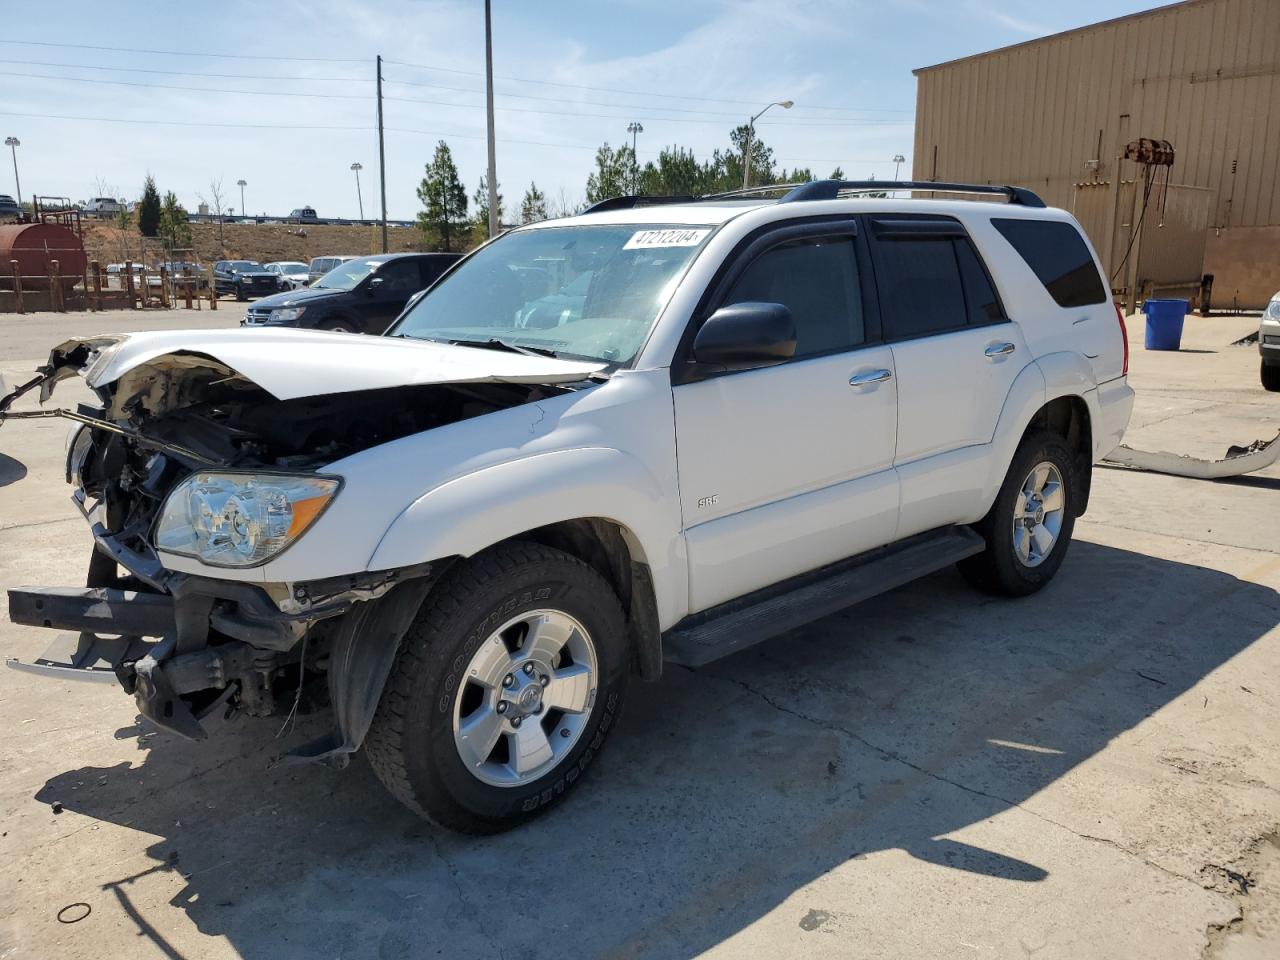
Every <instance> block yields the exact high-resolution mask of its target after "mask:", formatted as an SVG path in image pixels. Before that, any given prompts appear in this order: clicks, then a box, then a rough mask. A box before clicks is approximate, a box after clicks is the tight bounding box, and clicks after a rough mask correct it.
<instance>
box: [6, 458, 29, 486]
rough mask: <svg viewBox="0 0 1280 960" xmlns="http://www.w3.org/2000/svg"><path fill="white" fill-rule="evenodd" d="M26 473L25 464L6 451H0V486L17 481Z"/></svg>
mask: <svg viewBox="0 0 1280 960" xmlns="http://www.w3.org/2000/svg"><path fill="white" fill-rule="evenodd" d="M26 475H27V465H26V464H25V463H23V462H22V461H21V460H15V459H14V458H13V457H11V456H9V455H8V454H7V453H0V487H7V486H8V485H9V484H11V483H17V482H18V481H19V480H21V479H22V478H23V477H25V476H26Z"/></svg>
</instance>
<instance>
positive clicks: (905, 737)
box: [0, 310, 1280, 960]
mask: <svg viewBox="0 0 1280 960" xmlns="http://www.w3.org/2000/svg"><path fill="white" fill-rule="evenodd" d="M238 319H239V311H235V310H225V311H224V310H219V311H218V312H217V313H216V314H210V313H208V312H205V313H201V314H196V315H190V314H184V313H181V312H177V311H175V312H173V313H170V314H167V315H162V314H158V313H150V314H146V315H144V316H140V315H138V314H125V315H118V316H111V315H105V314H104V315H99V316H96V317H92V318H82V317H75V316H70V315H68V316H60V317H50V316H28V317H22V318H16V317H4V318H0V343H3V344H4V350H3V355H0V372H3V373H4V375H5V377H6V378H7V379H9V380H10V381H11V382H12V381H13V380H15V379H18V378H20V377H22V376H24V375H26V374H28V373H29V371H30V370H31V368H32V367H33V365H34V364H35V363H37V362H38V361H39V360H41V359H42V358H43V356H44V354H45V352H46V351H47V349H48V347H49V346H50V345H51V344H55V343H58V342H60V341H61V340H64V339H66V337H68V336H69V335H72V334H76V333H88V332H92V331H96V330H100V329H113V328H115V329H128V328H130V327H135V326H137V325H138V324H140V323H143V322H145V323H147V324H148V325H153V326H154V325H163V326H182V325H186V324H190V323H192V322H193V320H196V321H199V322H202V323H210V322H214V323H217V324H219V325H229V324H232V323H235V322H237V321H238ZM1255 324H1256V320H1252V319H1250V318H1223V319H1213V320H1199V319H1191V320H1189V321H1188V331H1187V336H1186V338H1185V341H1184V346H1185V347H1187V348H1188V349H1186V350H1185V351H1184V352H1181V353H1177V354H1155V353H1146V352H1144V351H1143V350H1142V349H1141V330H1140V323H1138V322H1134V323H1132V327H1133V328H1134V331H1133V337H1134V343H1135V349H1134V355H1133V373H1132V380H1133V383H1134V385H1135V386H1136V388H1137V389H1138V391H1139V396H1138V403H1137V409H1136V412H1135V418H1134V424H1133V429H1132V431H1131V434H1130V441H1131V442H1132V443H1134V444H1135V445H1138V446H1141V447H1143V448H1146V449H1174V450H1178V451H1180V452H1185V453H1192V454H1197V455H1211V456H1221V455H1222V454H1223V452H1224V451H1225V448H1226V447H1227V445H1228V444H1231V443H1247V442H1249V441H1251V440H1254V439H1256V438H1259V437H1268V436H1272V435H1274V434H1275V432H1276V431H1277V429H1280V398H1278V397H1277V396H1276V395H1273V394H1266V393H1264V392H1263V391H1262V390H1261V388H1260V387H1259V386H1258V376H1257V363H1258V360H1257V353H1256V350H1255V349H1253V348H1247V347H1231V346H1229V345H1228V344H1229V343H1230V341H1232V340H1234V339H1236V338H1237V337H1239V336H1241V335H1243V334H1245V333H1247V332H1248V331H1249V330H1250V328H1251V326H1252V327H1253V328H1254V329H1256V326H1255ZM68 386H71V385H68ZM75 389H79V386H78V384H76V385H75ZM75 389H70V390H66V391H65V394H64V393H63V392H62V391H60V393H59V400H61V401H62V402H64V403H66V402H69V401H70V400H71V399H72V398H73V397H74V395H75ZM64 434H65V426H64V425H63V424H61V423H58V422H54V421H32V422H26V423H18V424H10V425H8V426H6V427H5V428H4V429H3V430H0V450H2V451H3V455H0V585H4V586H12V585H16V584H18V583H43V584H68V585H73V584H76V583H79V582H82V581H83V575H84V569H85V564H86V558H87V555H88V550H89V536H88V531H87V530H86V529H85V527H84V524H83V522H82V521H81V520H80V518H79V517H78V516H77V515H76V514H75V511H74V509H73V507H72V506H71V504H70V503H69V502H68V500H67V488H66V487H65V486H64V485H63V483H62V479H61V475H60V474H61V462H62V461H61V458H62V438H63V436H64ZM1278 491H1280V469H1272V470H1270V471H1268V472H1267V473H1266V474H1265V475H1254V476H1251V477H1248V478H1241V479H1239V480H1235V481H1231V482H1219V483H1206V482H1197V481H1192V480H1182V479H1177V478H1172V477H1163V476H1156V475H1151V474H1141V473H1134V472H1127V471H1122V470H1114V469H1113V470H1108V469H1100V470H1099V471H1098V472H1097V474H1096V480H1095V485H1094V495H1093V502H1092V505H1091V509H1090V511H1089V514H1088V516H1087V517H1086V518H1085V519H1084V520H1082V521H1081V522H1080V523H1079V525H1078V526H1077V528H1076V538H1077V539H1076V542H1075V544H1074V545H1073V546H1072V548H1071V555H1070V556H1069V557H1068V559H1067V561H1066V563H1065V565H1064V566H1063V568H1062V571H1061V573H1060V575H1059V577H1058V578H1057V580H1056V581H1055V582H1054V584H1053V585H1052V586H1051V587H1050V588H1048V589H1047V590H1046V591H1044V592H1043V593H1041V594H1040V595H1038V596H1036V597H1033V598H1030V599H1027V600H1023V601H1017V602H1011V601H1001V600H993V599H990V598H987V597H982V596H979V595H977V594H974V593H972V592H971V591H970V590H968V589H967V588H966V587H965V585H964V584H963V582H962V581H961V580H960V578H959V577H958V576H957V575H956V574H954V573H953V572H950V571H948V572H944V573H941V574H938V575H936V576H932V577H929V578H928V579H925V580H923V581H920V582H917V583H915V584H913V585H910V586H908V587H905V588H903V589H900V590H897V591H895V592H893V593H892V594H889V595H887V596H884V597H881V598H878V599H876V600H874V601H871V602H868V603H865V604H862V605H860V606H858V607H856V608H854V609H852V610H849V611H847V612H845V613H843V614H841V615H838V616H834V617H831V618H829V619H827V620H824V621H822V622H820V623H816V624H814V625H812V626H810V627H808V628H805V629H803V630H798V631H796V632H794V633H791V634H789V635H787V636H785V637H781V638H779V639H777V640H775V641H773V642H771V643H769V644H766V645H764V646H762V647H759V648H756V649H755V650H752V651H748V652H746V653H744V654H741V655H739V656H736V657H733V658H731V659H729V660H726V661H723V662H721V663H719V664H717V665H715V666H713V667H712V668H710V669H707V670H704V671H699V672H690V671H687V670H682V669H669V670H668V671H667V674H666V676H665V677H664V678H663V680H662V681H661V682H660V683H658V684H657V685H655V686H649V687H638V686H637V687H635V688H633V699H632V700H631V702H630V704H629V707H628V711H627V716H626V717H625V718H624V720H623V723H622V727H621V729H620V730H619V731H618V734H617V735H616V737H615V738H614V740H613V741H612V743H611V745H610V747H609V749H608V750H606V751H605V752H604V754H603V755H602V756H601V757H600V759H599V760H598V761H597V763H596V764H595V765H594V766H593V769H592V775H591V777H590V778H589V782H588V783H585V784H583V787H582V789H581V790H580V791H578V792H577V793H576V795H575V796H573V797H572V798H571V799H570V800H569V801H568V802H566V803H565V804H563V805H562V806H561V807H559V808H558V809H557V810H556V811H554V812H553V813H552V814H550V815H549V816H547V817H545V818H543V819H542V820H540V821H538V822H536V823H535V824H533V825H532V826H529V827H527V828H525V829H521V830H519V831H516V832H514V833H511V834H508V835H505V836H499V837H494V838H488V839H484V840H475V839H468V838H463V837H458V836H454V835H451V834H448V833H443V832H440V831H437V830H434V829H432V828H430V827H428V826H426V825H424V824H422V823H421V822H419V821H417V820H416V819H414V817H413V816H412V815H410V814H408V813H406V812H405V811H404V810H402V809H401V808H400V807H399V806H397V804H396V803H395V802H394V801H392V800H391V799H390V798H389V797H388V796H387V795H386V794H385V793H384V792H383V790H382V789H381V787H380V786H379V785H378V783H377V782H376V780H375V779H374V777H373V775H372V774H371V772H370V771H369V769H368V768H367V766H366V765H365V763H364V762H363V760H357V762H356V763H355V764H354V765H353V766H352V767H351V768H350V769H348V770H346V771H343V772H337V771H333V770H329V769H325V768H312V767H286V766H276V767H268V761H269V760H270V759H271V758H272V757H273V756H275V755H276V754H277V753H278V752H279V751H280V750H281V748H282V747H286V746H289V745H292V744H294V743H296V742H302V741H304V740H306V739H308V738H309V737H311V736H313V735H316V734H317V733H318V732H320V731H319V729H318V727H317V726H316V724H315V722H314V721H312V722H311V723H309V724H303V725H302V727H301V728H300V729H298V730H296V731H294V732H292V733H290V734H288V735H287V736H286V737H285V738H284V739H283V741H280V740H275V739H273V738H274V736H275V734H276V733H277V730H278V723H271V722H267V721H261V722H252V723H244V722H242V723H238V724H236V725H234V726H229V727H227V728H225V729H216V730H215V731H214V735H213V737H212V738H211V740H210V741H208V742H206V743H204V744H200V745H197V746H191V745H189V744H186V743H183V742H180V741H178V740H176V739H174V738H172V737H169V736H167V735H164V734H156V733H153V732H151V731H150V730H148V729H146V728H145V726H144V725H142V724H141V723H140V722H139V720H138V718H137V716H136V713H135V711H134V710H133V709H132V706H133V705H132V701H131V700H130V699H129V698H128V697H126V696H124V695H123V694H122V693H121V692H120V691H118V690H117V689H115V688H113V687H111V686H106V685H103V686H99V685H90V684H73V683H63V682H52V681H47V680H43V679H37V678H31V677H28V676H24V675H22V674H18V673H14V672H12V671H3V670H0V770H2V771H3V776H2V777H0V833H2V834H3V836H2V837H0V862H3V864H4V867H3V870H2V871H0V958H10V957H14V958H17V957H21V958H49V957H59V958H98V957H102V956H129V957H139V958H149V957H168V958H180V957H188V958H194V957H201V958H204V957H210V958H222V957H245V958H261V960H268V958H269V960H280V958H293V957H297V958H314V957H347V958H351V957H360V958H363V957H369V958H373V957H382V958H386V957H396V958H398V957H406V958H407V957H423V956H443V957H449V958H472V957H476V958H484V960H495V958H504V957H505V958H510V960H516V958H521V960H526V958H544V957H545V958H553V957H588V956H592V957H594V956H605V957H617V958H650V957H651V958H682V957H691V956H695V955H701V954H703V953H706V954H709V955H712V956H719V957H738V956H765V957H805V958H809V957H947V958H954V957H975V958H985V957H1001V958H1002V957H1009V958H1024V957H1031V956H1034V957H1036V958H1037V960H1045V958H1051V957H1052V958H1071V960H1080V958H1094V957H1097V958H1116V957H1125V958H1159V960H1169V958H1194V957H1201V956H1208V957H1224V958H1248V957H1252V958H1262V957H1275V956H1280V744H1278V743H1277V731H1280V595H1278V594H1277V587H1280V493H1278ZM46 642H47V639H46V638H45V637H43V636H41V631H39V630H36V629H28V628H20V627H15V626H13V625H11V624H9V623H8V622H7V621H3V620H0V647H2V648H3V650H4V653H5V654H6V655H14V656H20V657H24V658H30V657H32V656H33V655H36V654H38V653H39V652H40V651H41V650H42V649H43V647H44V645H45V643H46ZM55 801H56V802H60V803H61V804H62V805H63V807H64V812H63V813H61V814H55V813H53V809H52V804H54V802H55ZM76 903H83V904H86V905H87V906H88V908H89V910H91V912H89V913H88V915H87V916H85V917H84V918H83V919H81V920H79V922H74V923H60V922H59V921H58V913H59V911H60V910H62V909H63V908H64V907H66V906H67V905H69V904H76ZM84 912H85V907H75V908H73V909H72V910H70V911H68V913H66V914H64V915H63V920H68V919H74V918H75V917H76V916H78V915H80V914H83V913H84Z"/></svg>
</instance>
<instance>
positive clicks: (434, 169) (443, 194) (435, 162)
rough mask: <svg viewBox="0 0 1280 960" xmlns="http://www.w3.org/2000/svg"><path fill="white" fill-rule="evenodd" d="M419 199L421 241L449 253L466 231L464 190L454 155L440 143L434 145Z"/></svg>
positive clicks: (420, 185)
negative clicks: (420, 203)
mask: <svg viewBox="0 0 1280 960" xmlns="http://www.w3.org/2000/svg"><path fill="white" fill-rule="evenodd" d="M418 199H419V200H421V201H422V206H423V209H422V211H421V212H419V214H418V226H419V227H420V228H421V230H422V233H423V239H424V240H425V241H426V242H427V243H428V244H429V245H433V246H438V247H439V248H440V249H443V250H452V249H453V245H454V244H455V243H457V242H459V241H460V240H461V239H462V234H463V232H464V231H465V230H466V227H467V188H466V187H464V186H463V185H462V181H461V180H460V179H459V178H458V168H457V166H456V165H455V164H454V162H453V153H452V151H450V150H449V145H448V144H447V143H445V142H444V141H443V140H441V141H440V142H439V143H437V144H436V152H435V155H434V156H433V157H432V158H431V162H430V163H428V164H427V165H426V175H425V176H424V177H423V178H422V183H420V184H419V185H418Z"/></svg>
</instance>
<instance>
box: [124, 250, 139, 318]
mask: <svg viewBox="0 0 1280 960" xmlns="http://www.w3.org/2000/svg"><path fill="white" fill-rule="evenodd" d="M124 289H125V291H126V299H128V301H129V309H130V310H136V309H137V306H138V305H137V304H136V303H135V302H134V299H133V261H132V260H126V261H125V262H124Z"/></svg>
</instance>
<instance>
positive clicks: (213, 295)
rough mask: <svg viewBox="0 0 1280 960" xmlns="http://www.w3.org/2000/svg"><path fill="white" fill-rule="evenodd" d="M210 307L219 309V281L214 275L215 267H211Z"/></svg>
mask: <svg viewBox="0 0 1280 960" xmlns="http://www.w3.org/2000/svg"><path fill="white" fill-rule="evenodd" d="M209 309H210V310H217V309H218V283H217V281H216V280H215V279H214V277H213V267H210V268H209Z"/></svg>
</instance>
